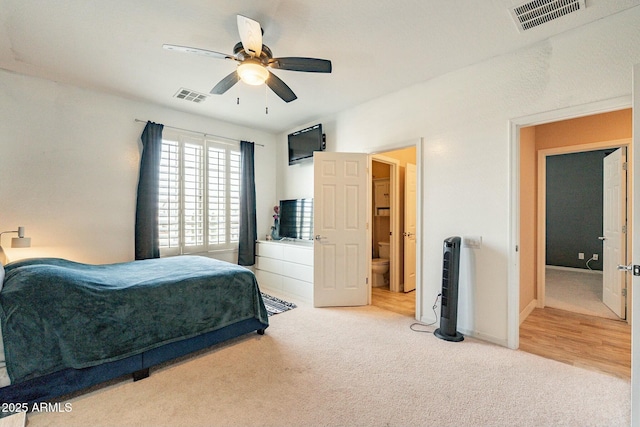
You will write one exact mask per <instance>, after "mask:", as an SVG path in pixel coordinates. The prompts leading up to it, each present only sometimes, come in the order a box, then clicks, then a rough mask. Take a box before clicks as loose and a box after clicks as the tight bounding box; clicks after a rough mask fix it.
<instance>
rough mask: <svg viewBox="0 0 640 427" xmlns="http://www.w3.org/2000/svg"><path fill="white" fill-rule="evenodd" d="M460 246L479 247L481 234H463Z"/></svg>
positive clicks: (480, 245)
mask: <svg viewBox="0 0 640 427" xmlns="http://www.w3.org/2000/svg"><path fill="white" fill-rule="evenodd" d="M462 247H463V248H471V249H480V247H482V236H463V237H462Z"/></svg>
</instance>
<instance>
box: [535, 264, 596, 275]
mask: <svg viewBox="0 0 640 427" xmlns="http://www.w3.org/2000/svg"><path fill="white" fill-rule="evenodd" d="M545 268H548V269H549V270H563V271H573V272H575V273H589V274H602V270H589V269H588V268H576V267H562V266H559V265H545Z"/></svg>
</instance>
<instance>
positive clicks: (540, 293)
mask: <svg viewBox="0 0 640 427" xmlns="http://www.w3.org/2000/svg"><path fill="white" fill-rule="evenodd" d="M621 147H625V148H626V149H627V153H628V152H629V151H630V149H631V138H625V139H617V140H611V141H601V142H594V143H589V144H580V145H570V146H565V147H555V148H548V149H544V150H539V151H538V156H537V157H538V167H537V171H538V195H537V202H536V208H537V213H538V215H537V230H538V233H537V240H536V242H537V244H536V253H537V257H536V259H537V262H536V272H537V274H536V278H537V280H536V282H537V283H536V296H537V307H538V308H544V307H545V296H546V273H545V271H546V269H545V267H546V262H545V261H546V253H545V248H546V245H547V223H546V220H547V210H546V208H547V157H549V156H556V155H560V154H575V153H585V152H589V151H597V150H606V149H607V148H621ZM627 164H629V165H631V167H630V168H629V170H628V171H627V188H626V191H627V197H626V209H627V212H630V210H631V206H630V201H631V199H630V198H629V197H628V195H629V189H630V186H631V184H630V183H631V179H632V176H631V175H632V172H631V171H632V169H633V165H632V162H631V161H630V160H629V156H628V155H627ZM627 216H628V215H627ZM627 227H628V233H626V236H625V249H626V254H627V255H626V257H628V254H629V253H630V251H629V250H628V248H629V238H628V236H629V235H630V232H631V230H632V229H633V227H632V225H631V220H630V219H629V218H627ZM625 265H627V262H626V260H625ZM629 311H630V310H629V301H628V300H627V309H626V312H627V313H629ZM628 318H629V316H626V318H625V320H626V319H628Z"/></svg>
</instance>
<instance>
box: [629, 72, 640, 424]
mask: <svg viewBox="0 0 640 427" xmlns="http://www.w3.org/2000/svg"><path fill="white" fill-rule="evenodd" d="M631 147H632V148H631V153H633V161H632V163H631V166H632V170H633V172H632V176H633V187H632V188H633V189H634V190H635V191H629V195H630V197H631V209H632V212H633V217H632V224H634V225H635V226H636V227H637V226H640V197H636V195H635V194H633V193H634V192H635V193H637V191H638V190H637V189H638V188H640V173H638V170H637V168H636V166H637V165H640V64H636V65H635V66H634V67H633V140H632V141H631ZM631 253H632V256H631V263H632V264H634V265H640V233H638V232H637V231H636V232H634V233H633V237H632V240H631ZM629 277H631V288H630V289H629V291H630V292H629V297H630V298H631V425H632V426H638V425H640V295H638V294H637V292H634V290H640V276H636V275H635V274H634V275H632V276H629Z"/></svg>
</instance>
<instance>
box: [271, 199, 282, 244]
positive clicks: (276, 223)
mask: <svg viewBox="0 0 640 427" xmlns="http://www.w3.org/2000/svg"><path fill="white" fill-rule="evenodd" d="M271 238H272V239H273V240H280V239H282V237H280V206H277V205H276V206H274V207H273V225H272V226H271Z"/></svg>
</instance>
